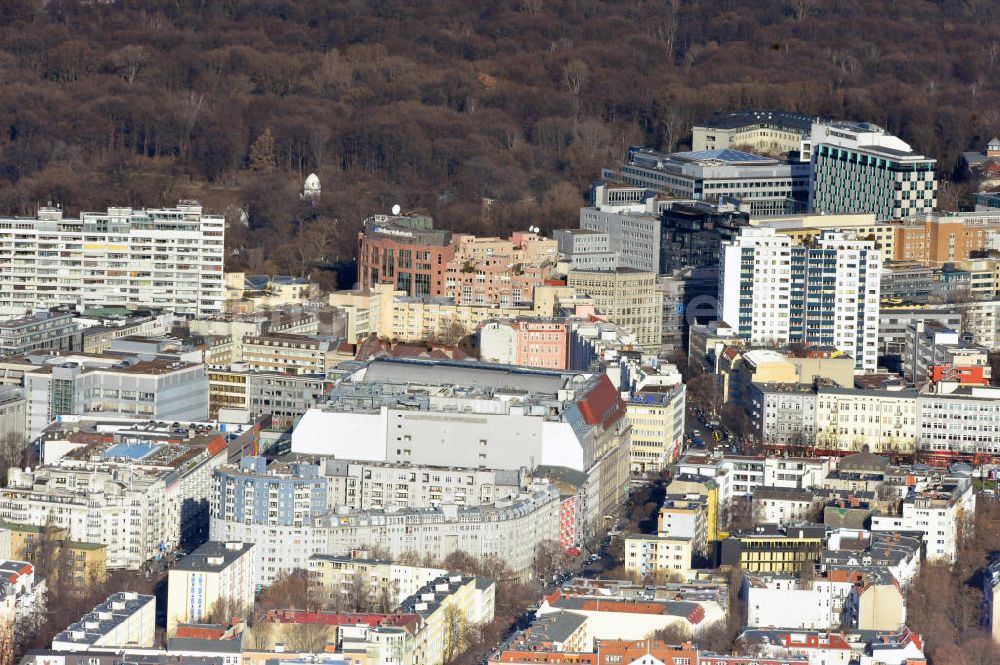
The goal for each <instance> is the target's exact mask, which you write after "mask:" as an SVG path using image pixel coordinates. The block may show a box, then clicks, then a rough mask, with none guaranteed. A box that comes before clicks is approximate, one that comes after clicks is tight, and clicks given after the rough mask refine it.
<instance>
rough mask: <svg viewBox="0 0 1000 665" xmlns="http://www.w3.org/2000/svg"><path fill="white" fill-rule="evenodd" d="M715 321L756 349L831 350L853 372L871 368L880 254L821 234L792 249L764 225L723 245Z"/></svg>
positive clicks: (865, 244)
mask: <svg viewBox="0 0 1000 665" xmlns="http://www.w3.org/2000/svg"><path fill="white" fill-rule="evenodd" d="M722 252H723V259H722V265H721V269H720V271H719V299H720V312H721V317H720V318H721V319H722V320H724V321H725V322H726V323H728V324H730V325H732V326H733V327H734V328H735V329H736V331H737V333H738V334H739V336H740V337H742V338H743V339H745V340H747V341H750V342H751V343H755V344H772V345H773V344H782V345H783V344H788V343H794V342H802V343H806V344H810V345H817V346H832V347H834V348H836V349H838V350H839V351H842V352H844V353H846V354H848V355H850V356H851V357H853V358H854V360H855V363H856V365H855V366H856V368H857V369H859V370H874V369H875V366H876V363H877V354H876V350H877V347H876V343H877V337H878V309H879V286H880V282H879V279H880V272H881V269H882V257H881V253H880V252H879V251H878V250H877V249H875V246H874V243H873V242H872V241H869V240H859V239H857V238H855V237H854V236H853V235H851V234H845V233H837V232H832V231H826V232H824V233H823V235H822V236H821V237H820V239H819V240H818V241H817V242H816V244H815V245H810V246H806V245H796V244H793V243H792V241H791V239H790V238H788V237H786V236H784V235H782V234H778V233H777V232H776V231H775V230H774V229H770V228H747V229H744V230H743V231H742V233H741V234H740V237H739V238H738V239H737V240H735V241H733V242H732V243H727V244H725V245H724V246H723V250H722Z"/></svg>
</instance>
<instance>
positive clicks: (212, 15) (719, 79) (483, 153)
mask: <svg viewBox="0 0 1000 665" xmlns="http://www.w3.org/2000/svg"><path fill="white" fill-rule="evenodd" d="M998 19H1000V5H998V4H997V3H996V2H993V1H992V0H965V1H964V2H953V1H944V0H942V1H940V2H932V1H929V0H907V1H905V2H903V1H901V0H883V1H881V2H872V1H866V0H755V2H751V3H747V2H744V1H743V0H691V1H684V2H681V1H679V0H608V1H602V0H441V1H438V2H422V1H421V2H402V1H399V0H370V1H362V0H346V1H327V2H317V1H315V0H270V1H268V0H123V1H120V2H110V3H103V2H98V1H92V2H86V3H83V2H76V1H72V0H51V1H49V2H46V3H44V4H43V3H42V2H40V1H36V0H6V1H5V2H2V3H0V127H2V128H3V132H2V135H0V136H2V138H0V212H3V213H30V212H32V211H33V210H34V208H35V206H36V205H37V204H38V203H44V202H45V201H47V200H52V201H53V202H58V203H61V204H62V205H64V206H65V207H66V208H67V209H68V210H69V211H70V212H76V211H78V210H79V209H80V208H89V209H92V208H100V207H102V206H106V205H108V204H122V203H130V204H133V205H135V206H143V205H158V204H170V203H174V202H176V200H177V199H178V198H181V197H194V198H198V199H200V200H201V201H202V202H203V203H204V204H206V206H208V207H210V208H212V209H216V210H218V209H225V210H227V213H228V214H230V215H233V216H234V218H235V211H236V210H237V208H238V207H242V208H244V209H245V210H246V211H247V213H248V216H249V227H248V228H246V229H244V228H243V227H242V225H240V224H238V223H237V224H235V225H233V227H232V229H231V232H230V238H231V240H232V243H231V244H232V247H233V248H234V249H238V250H239V254H238V255H234V256H232V257H231V260H232V267H245V268H248V269H250V270H253V271H261V272H265V271H267V272H285V273H294V274H298V273H301V272H303V271H308V270H309V269H310V267H311V266H312V265H313V264H314V263H315V261H316V260H323V261H328V262H333V261H336V260H341V259H345V258H350V257H351V256H352V255H353V253H354V250H355V244H356V240H355V234H356V231H357V228H358V225H359V224H360V221H361V219H363V218H364V217H365V216H366V215H368V214H370V213H372V212H375V211H385V210H387V209H388V208H389V207H390V206H391V205H392V204H393V203H396V202H398V203H401V204H402V205H403V207H404V208H411V209H412V208H421V209H425V210H427V211H429V212H430V213H431V214H433V215H434V216H435V217H436V218H437V219H438V220H439V222H440V223H441V225H443V226H446V227H453V228H455V229H459V230H463V231H476V232H485V233H502V232H505V231H507V230H509V229H511V228H520V227H524V226H527V224H528V223H529V221H530V222H532V223H535V224H538V225H539V226H541V227H542V228H543V229H549V228H553V227H560V226H567V225H575V224H576V220H577V217H578V212H577V208H578V206H579V205H580V203H581V202H582V200H583V198H582V197H583V192H584V191H585V189H586V187H587V185H588V183H589V182H591V181H592V180H594V179H596V178H597V177H598V176H599V173H600V167H601V166H602V165H605V164H609V163H613V162H614V161H615V160H618V159H620V157H621V155H622V154H623V153H624V150H625V147H626V146H627V145H628V144H630V143H645V144H648V145H651V146H655V147H659V148H663V149H669V148H673V147H677V146H682V145H683V144H684V142H685V141H687V140H689V127H690V124H691V122H692V121H695V120H698V119H704V118H707V117H709V116H710V115H711V113H712V112H713V111H715V110H731V109H737V108H743V107H757V108H786V109H790V110H797V111H803V112H808V113H816V114H821V115H824V116H829V117H843V118H850V119H864V120H869V121H872V122H875V123H878V124H881V125H883V126H885V127H887V128H888V129H889V130H891V131H894V132H897V133H899V134H900V135H901V136H902V137H903V138H904V139H906V140H908V141H910V142H911V143H913V144H914V146H915V147H916V148H917V149H918V150H920V151H922V152H924V153H926V154H929V155H933V156H936V157H937V158H938V159H939V160H940V164H941V171H942V173H943V174H947V173H949V172H950V170H951V167H952V165H953V164H954V162H955V159H956V157H957V155H958V153H959V152H960V151H962V150H966V149H970V148H972V147H981V145H982V143H983V142H984V141H985V140H988V139H989V138H990V137H991V136H992V135H993V134H997V133H1000V89H998V85H997V81H998V78H1000V77H998V76H997V73H998V71H1000V28H998V25H1000V21H998ZM313 171H315V172H316V173H318V174H319V176H320V178H321V180H322V183H323V188H324V189H323V197H322V199H321V201H320V203H319V205H318V206H316V207H310V206H307V205H304V204H301V203H300V202H299V199H298V191H299V189H300V188H301V183H302V179H303V177H304V176H305V175H306V174H308V173H310V172H313ZM484 198H488V199H492V200H494V201H495V203H494V204H493V205H492V206H490V207H488V208H485V207H484V206H483V204H482V200H483V199H484ZM942 200H943V201H944V202H945V204H947V203H948V202H949V195H948V193H947V191H946V192H945V193H944V194H943V196H942ZM950 200H951V201H952V202H953V200H954V197H953V196H952V197H951V199H950Z"/></svg>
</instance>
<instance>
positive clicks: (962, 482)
mask: <svg viewBox="0 0 1000 665" xmlns="http://www.w3.org/2000/svg"><path fill="white" fill-rule="evenodd" d="M975 510H976V494H975V492H974V491H973V488H972V481H971V480H970V479H969V478H950V477H945V478H943V479H941V480H940V482H935V483H933V484H929V485H928V486H926V487H924V488H923V489H919V490H918V491H911V492H909V493H908V494H907V495H906V497H905V498H904V499H903V500H902V502H901V503H900V508H899V513H898V514H895V515H873V516H872V524H871V530H872V531H897V532H898V531H914V532H919V533H922V534H923V540H924V545H925V548H926V556H927V560H928V561H941V562H944V563H946V564H947V563H954V562H955V557H956V554H957V549H958V542H959V540H960V539H961V537H962V533H961V529H962V528H963V520H962V517H963V516H964V515H970V514H973V513H974V512H975Z"/></svg>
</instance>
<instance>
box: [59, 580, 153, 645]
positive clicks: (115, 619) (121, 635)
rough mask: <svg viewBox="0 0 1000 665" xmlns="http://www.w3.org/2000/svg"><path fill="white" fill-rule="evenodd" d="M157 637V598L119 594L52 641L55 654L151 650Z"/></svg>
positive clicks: (126, 592) (130, 593)
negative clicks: (113, 650)
mask: <svg viewBox="0 0 1000 665" xmlns="http://www.w3.org/2000/svg"><path fill="white" fill-rule="evenodd" d="M155 637H156V596H147V595H144V594H137V593H132V592H130V591H118V592H116V593H113V594H111V595H110V596H108V598H107V600H105V601H104V602H103V603H101V604H99V605H97V606H96V607H95V608H94V609H93V610H91V611H90V612H88V613H87V614H84V615H83V616H82V617H80V620H79V621H77V622H75V623H72V624H70V625H69V626H68V627H67V628H66V630H64V631H62V632H61V633H59V634H57V635H56V636H55V637H53V638H52V650H53V651H76V650H82V651H87V650H90V649H97V650H99V649H124V648H125V647H128V648H132V649H149V648H151V647H153V646H154V644H155Z"/></svg>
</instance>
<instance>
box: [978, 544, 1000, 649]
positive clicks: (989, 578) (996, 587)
mask: <svg viewBox="0 0 1000 665" xmlns="http://www.w3.org/2000/svg"><path fill="white" fill-rule="evenodd" d="M982 584H983V625H984V626H985V627H986V628H987V629H988V630H989V631H990V637H991V638H993V641H994V642H997V643H1000V558H998V557H992V560H991V561H990V563H989V564H988V565H987V566H986V567H985V568H984V569H983V573H982Z"/></svg>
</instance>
